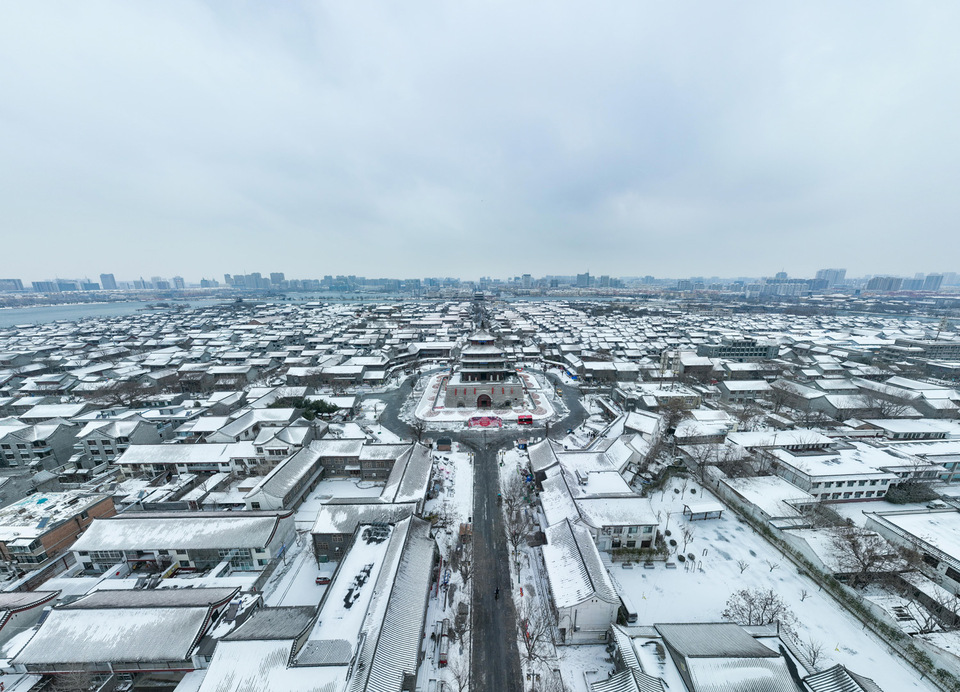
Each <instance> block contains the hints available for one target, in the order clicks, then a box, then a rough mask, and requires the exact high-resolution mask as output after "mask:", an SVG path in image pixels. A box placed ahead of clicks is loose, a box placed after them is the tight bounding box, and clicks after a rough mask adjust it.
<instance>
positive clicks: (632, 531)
mask: <svg viewBox="0 0 960 692" xmlns="http://www.w3.org/2000/svg"><path fill="white" fill-rule="evenodd" d="M638 530H639V528H638V527H636V526H631V527H630V528H629V529H627V533H636V532H637V531H638Z"/></svg>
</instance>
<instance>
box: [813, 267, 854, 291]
mask: <svg viewBox="0 0 960 692" xmlns="http://www.w3.org/2000/svg"><path fill="white" fill-rule="evenodd" d="M846 276H847V270H846V269H821V270H819V271H818V272H817V278H818V279H823V280H824V281H826V282H827V286H828V287H832V286H837V285H839V284H842V283H843V280H844V279H845V278H846Z"/></svg>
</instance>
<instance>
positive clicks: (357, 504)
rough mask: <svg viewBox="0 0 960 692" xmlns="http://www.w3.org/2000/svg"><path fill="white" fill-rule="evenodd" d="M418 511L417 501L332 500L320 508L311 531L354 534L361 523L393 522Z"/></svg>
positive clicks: (315, 532)
mask: <svg viewBox="0 0 960 692" xmlns="http://www.w3.org/2000/svg"><path fill="white" fill-rule="evenodd" d="M416 511H417V505H416V503H415V502H404V503H398V504H388V503H384V502H381V501H380V499H379V498H377V499H374V500H373V501H367V502H363V501H361V500H358V499H345V500H344V501H342V502H330V503H327V504H325V505H323V506H322V507H321V508H320V512H319V513H318V514H317V520H316V522H314V524H313V529H311V533H314V534H331V533H350V534H352V533H353V532H354V531H356V530H357V526H359V525H360V524H393V523H396V522H398V521H402V520H404V519H406V518H407V517H409V516H410V515H411V514H413V513H414V512H416Z"/></svg>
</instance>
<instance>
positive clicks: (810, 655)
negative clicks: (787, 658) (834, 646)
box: [797, 637, 825, 670]
mask: <svg viewBox="0 0 960 692" xmlns="http://www.w3.org/2000/svg"><path fill="white" fill-rule="evenodd" d="M797 644H798V645H799V646H800V653H802V654H803V655H804V656H805V657H806V659H807V662H808V663H809V664H810V666H811V667H812V668H813V669H814V670H820V668H819V667H818V666H817V663H819V662H820V661H822V660H823V657H824V653H825V652H824V646H823V642H822V641H820V640H819V639H814V638H813V637H810V638H809V639H801V640H798V641H797Z"/></svg>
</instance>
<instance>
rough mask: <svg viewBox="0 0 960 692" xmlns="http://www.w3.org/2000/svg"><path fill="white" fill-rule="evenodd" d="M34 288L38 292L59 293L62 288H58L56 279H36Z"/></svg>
mask: <svg viewBox="0 0 960 692" xmlns="http://www.w3.org/2000/svg"><path fill="white" fill-rule="evenodd" d="M33 290H34V291H36V292H37V293H59V292H60V289H59V288H57V283H56V282H55V281H34V282H33Z"/></svg>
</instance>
